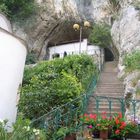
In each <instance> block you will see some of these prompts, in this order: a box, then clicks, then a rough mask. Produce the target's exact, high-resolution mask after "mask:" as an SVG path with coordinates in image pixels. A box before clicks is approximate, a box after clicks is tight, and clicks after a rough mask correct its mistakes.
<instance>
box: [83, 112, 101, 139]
mask: <svg viewBox="0 0 140 140" xmlns="http://www.w3.org/2000/svg"><path fill="white" fill-rule="evenodd" d="M97 119H98V117H97V115H96V114H84V115H82V116H81V117H80V120H81V122H82V123H83V125H85V126H86V127H87V129H88V130H89V134H90V136H92V137H94V138H99V130H98V129H97V127H96V124H97Z"/></svg>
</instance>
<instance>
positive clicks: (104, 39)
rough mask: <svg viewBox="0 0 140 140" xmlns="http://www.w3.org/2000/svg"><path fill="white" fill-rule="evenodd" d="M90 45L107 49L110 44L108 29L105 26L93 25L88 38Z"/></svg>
mask: <svg viewBox="0 0 140 140" xmlns="http://www.w3.org/2000/svg"><path fill="white" fill-rule="evenodd" d="M89 40H90V42H91V43H93V44H95V45H97V46H100V47H109V46H110V44H111V33H110V27H109V26H108V25H106V24H95V25H94V26H93V30H92V32H91V34H90V36H89Z"/></svg>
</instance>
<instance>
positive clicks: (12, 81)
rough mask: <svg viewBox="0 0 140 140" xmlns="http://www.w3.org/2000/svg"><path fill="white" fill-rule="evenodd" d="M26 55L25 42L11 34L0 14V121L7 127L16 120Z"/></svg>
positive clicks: (8, 26)
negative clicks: (5, 123)
mask: <svg viewBox="0 0 140 140" xmlns="http://www.w3.org/2000/svg"><path fill="white" fill-rule="evenodd" d="M26 54H27V48H26V44H25V42H24V41H23V40H21V39H20V38H18V37H16V36H14V35H13V34H12V30H11V26H10V22H9V21H8V20H7V19H6V17H5V16H4V15H2V14H0V119H2V120H5V119H7V120H8V126H11V125H12V123H14V122H15V120H16V115H17V103H18V90H19V87H20V85H21V83H22V77H23V70H24V65H25V59H26ZM8 128H9V127H8Z"/></svg>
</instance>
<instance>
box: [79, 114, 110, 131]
mask: <svg viewBox="0 0 140 140" xmlns="http://www.w3.org/2000/svg"><path fill="white" fill-rule="evenodd" d="M81 121H82V122H83V123H84V124H86V125H87V127H88V128H89V129H91V130H92V131H93V130H107V129H109V127H110V126H111V125H112V121H111V119H110V117H109V118H108V117H107V115H106V112H103V113H102V114H98V115H97V114H84V116H83V117H81Z"/></svg>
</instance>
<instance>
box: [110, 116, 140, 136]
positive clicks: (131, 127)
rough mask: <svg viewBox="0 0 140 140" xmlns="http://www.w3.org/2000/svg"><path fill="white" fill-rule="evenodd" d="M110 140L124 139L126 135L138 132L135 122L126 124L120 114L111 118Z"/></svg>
mask: <svg viewBox="0 0 140 140" xmlns="http://www.w3.org/2000/svg"><path fill="white" fill-rule="evenodd" d="M112 122H113V125H112V136H111V137H112V138H122V137H126V136H127V135H128V134H133V133H137V132H138V125H137V123H136V122H135V121H132V120H131V121H129V122H126V121H125V118H124V117H122V114H121V113H119V114H117V115H116V116H114V117H113V118H112Z"/></svg>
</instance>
